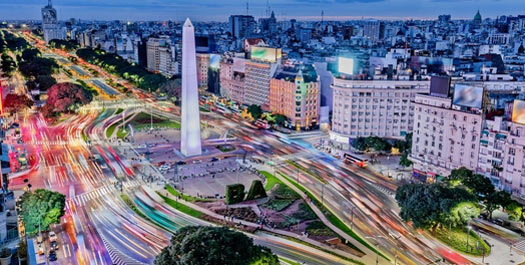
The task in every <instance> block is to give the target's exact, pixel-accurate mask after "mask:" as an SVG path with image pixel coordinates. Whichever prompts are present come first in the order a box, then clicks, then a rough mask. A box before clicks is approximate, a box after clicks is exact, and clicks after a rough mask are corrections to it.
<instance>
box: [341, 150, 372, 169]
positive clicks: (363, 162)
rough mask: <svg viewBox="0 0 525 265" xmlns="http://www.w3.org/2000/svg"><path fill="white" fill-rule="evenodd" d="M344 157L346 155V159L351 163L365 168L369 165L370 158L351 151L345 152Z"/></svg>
mask: <svg viewBox="0 0 525 265" xmlns="http://www.w3.org/2000/svg"><path fill="white" fill-rule="evenodd" d="M343 157H344V161H345V162H347V163H349V164H352V165H357V166H358V167H362V168H365V167H367V166H368V159H366V158H364V157H361V156H358V155H354V154H349V153H345V154H344V156H343Z"/></svg>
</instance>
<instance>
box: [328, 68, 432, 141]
mask: <svg viewBox="0 0 525 265" xmlns="http://www.w3.org/2000/svg"><path fill="white" fill-rule="evenodd" d="M429 86H430V82H429V81H404V80H371V81H369V80H366V81H363V80H345V79H340V78H334V83H333V85H332V88H333V101H332V102H333V113H332V130H331V132H330V136H331V138H332V140H335V141H336V142H339V143H341V144H349V143H350V139H354V138H357V137H367V136H379V137H386V138H403V137H404V136H405V135H406V134H407V133H410V132H411V131H412V128H413V125H414V123H413V113H414V106H413V103H412V101H413V100H414V98H415V96H416V94H417V93H428V91H429Z"/></svg>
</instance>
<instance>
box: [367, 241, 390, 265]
mask: <svg viewBox="0 0 525 265" xmlns="http://www.w3.org/2000/svg"><path fill="white" fill-rule="evenodd" d="M365 238H370V239H374V240H375V244H374V246H375V247H376V248H377V246H379V241H378V240H377V239H378V238H382V239H386V238H385V237H384V236H367V237H365ZM378 264H379V250H377V249H376V265H378Z"/></svg>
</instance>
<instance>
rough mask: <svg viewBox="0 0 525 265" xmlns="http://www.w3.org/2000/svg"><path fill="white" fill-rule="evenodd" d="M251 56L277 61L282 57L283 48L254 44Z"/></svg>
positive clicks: (261, 59)
mask: <svg viewBox="0 0 525 265" xmlns="http://www.w3.org/2000/svg"><path fill="white" fill-rule="evenodd" d="M251 58H252V59H255V60H259V61H264V62H270V63H275V62H277V60H278V59H281V49H276V48H268V47H257V46H252V52H251Z"/></svg>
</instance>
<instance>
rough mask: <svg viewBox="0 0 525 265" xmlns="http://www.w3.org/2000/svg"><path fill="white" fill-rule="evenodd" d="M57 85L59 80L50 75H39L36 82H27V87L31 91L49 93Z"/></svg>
mask: <svg viewBox="0 0 525 265" xmlns="http://www.w3.org/2000/svg"><path fill="white" fill-rule="evenodd" d="M56 83H57V80H56V79H55V78H54V77H52V76H50V75H39V76H37V77H36V78H35V79H34V80H30V81H28V82H27V87H28V88H29V89H30V90H34V89H39V90H42V91H47V90H48V89H49V88H50V87H52V86H53V85H54V84H56Z"/></svg>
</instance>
